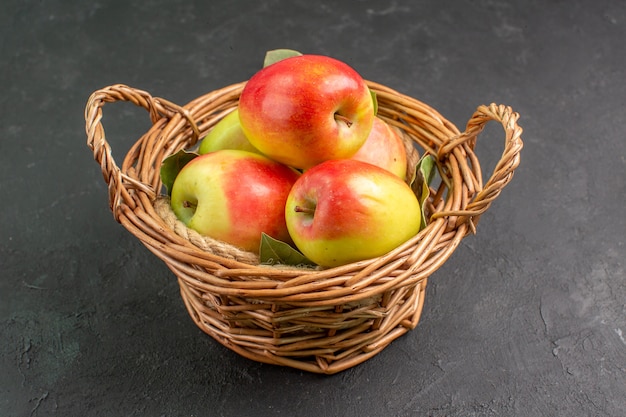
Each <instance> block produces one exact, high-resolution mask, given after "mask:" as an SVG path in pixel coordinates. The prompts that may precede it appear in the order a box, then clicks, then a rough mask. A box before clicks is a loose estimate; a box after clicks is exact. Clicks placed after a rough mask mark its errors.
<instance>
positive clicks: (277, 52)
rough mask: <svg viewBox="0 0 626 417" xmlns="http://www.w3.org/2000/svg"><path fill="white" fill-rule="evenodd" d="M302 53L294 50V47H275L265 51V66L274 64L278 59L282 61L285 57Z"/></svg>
mask: <svg viewBox="0 0 626 417" xmlns="http://www.w3.org/2000/svg"><path fill="white" fill-rule="evenodd" d="M300 55H302V53H300V52H298V51H294V50H293V49H274V50H271V51H267V52H266V53H265V60H264V61H263V68H265V67H267V66H269V65H272V64H274V63H276V62H278V61H282V60H283V59H285V58H291V57H292V56H300Z"/></svg>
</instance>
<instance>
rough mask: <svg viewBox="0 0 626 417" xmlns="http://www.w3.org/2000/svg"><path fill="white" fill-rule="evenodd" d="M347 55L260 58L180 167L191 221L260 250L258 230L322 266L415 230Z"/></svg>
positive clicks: (383, 129)
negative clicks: (234, 101) (230, 105)
mask: <svg viewBox="0 0 626 417" xmlns="http://www.w3.org/2000/svg"><path fill="white" fill-rule="evenodd" d="M376 107H377V104H376V97H375V95H373V94H372V92H371V91H370V89H369V88H368V86H367V84H366V82H365V81H364V80H363V78H362V77H361V76H360V75H359V74H358V73H357V72H356V71H355V70H354V69H353V68H351V67H350V66H348V65H347V64H346V63H344V62H341V61H339V60H337V59H334V58H331V57H327V56H321V55H312V54H300V53H296V54H293V55H292V56H288V57H286V58H281V59H278V60H277V61H276V62H271V63H269V64H266V65H265V66H264V67H263V68H262V69H261V70H260V71H258V72H257V73H256V74H254V75H253V76H252V77H251V78H250V80H249V81H248V82H247V83H246V85H245V87H244V89H243V90H242V93H241V96H240V99H239V103H238V107H236V108H235V110H234V111H232V112H231V113H229V114H228V115H227V116H225V117H224V118H223V119H221V120H220V121H219V122H218V123H217V124H216V125H215V126H214V127H213V129H212V130H211V131H209V133H208V134H207V136H206V137H205V138H204V139H203V140H202V142H201V143H200V146H199V148H198V151H197V155H194V157H193V158H189V159H190V160H189V161H188V162H187V163H186V164H185V165H184V166H183V167H182V168H181V169H180V171H179V172H177V174H176V176H175V178H174V180H173V184H172V187H171V192H170V204H171V207H172V210H173V211H174V213H175V214H176V216H177V218H178V219H179V220H181V221H182V222H183V223H185V224H186V225H187V226H188V227H189V228H191V229H194V230H196V231H197V232H198V233H200V234H202V235H205V236H209V237H212V238H214V239H217V240H220V241H223V242H226V243H229V244H232V245H234V246H237V247H239V248H241V249H243V250H247V251H252V252H256V253H258V252H259V250H260V249H259V248H260V243H261V239H262V236H270V237H271V238H273V239H275V240H276V241H279V242H283V243H286V244H288V245H290V246H292V247H293V246H295V248H294V250H296V249H297V251H299V252H300V253H301V254H302V255H304V257H306V258H307V259H308V260H310V261H312V262H313V263H315V264H317V265H319V266H322V267H334V266H339V265H343V264H347V263H350V262H355V261H359V260H364V259H370V258H373V257H377V256H381V255H383V254H385V253H387V252H389V251H390V250H392V249H394V248H395V247H397V246H398V245H400V244H402V243H404V242H405V241H407V240H408V239H409V238H411V237H413V236H414V235H415V234H416V233H417V232H418V231H419V230H420V222H421V218H420V216H421V208H420V202H419V200H418V198H417V196H416V195H415V193H414V192H413V190H412V189H411V187H410V186H409V185H408V184H407V182H406V171H407V155H406V151H405V148H404V144H403V142H402V140H401V139H400V137H399V135H398V134H397V133H396V132H395V131H394V130H393V129H392V128H391V127H390V126H389V125H388V124H387V123H386V122H385V121H384V120H383V119H381V118H380V117H378V116H377V115H376Z"/></svg>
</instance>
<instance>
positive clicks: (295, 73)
mask: <svg viewBox="0 0 626 417" xmlns="http://www.w3.org/2000/svg"><path fill="white" fill-rule="evenodd" d="M374 117H375V114H374V101H373V98H372V95H371V92H370V90H369V88H368V86H367V84H366V83H365V81H364V80H363V78H362V77H361V76H360V75H359V74H358V73H357V72H356V71H355V70H354V69H353V68H352V67H350V66H349V65H347V64H346V63H344V62H341V61H339V60H336V59H334V58H330V57H327V56H321V55H307V54H305V55H300V56H294V57H289V58H285V59H283V60H280V61H278V62H275V63H273V64H271V65H268V66H266V67H264V68H263V69H261V70H260V71H258V72H257V73H255V74H254V75H253V76H252V77H251V78H250V80H248V82H247V83H246V85H245V87H244V88H243V90H242V92H241V96H240V98H239V119H240V121H241V127H242V129H243V131H244V133H245V135H246V137H247V138H248V140H249V141H250V143H252V145H253V146H254V147H255V148H257V149H258V150H259V151H261V153H263V154H264V155H267V156H268V157H270V158H271V159H274V160H276V161H279V162H282V163H283V164H286V165H289V166H292V167H295V168H299V169H308V168H310V167H312V166H314V165H317V164H319V163H321V162H323V161H326V160H329V159H341V158H349V157H351V156H352V155H354V154H355V153H356V152H357V151H358V149H359V148H360V147H361V146H362V145H363V143H365V140H366V139H367V137H368V135H369V133H370V130H371V129H372V124H373V123H374Z"/></svg>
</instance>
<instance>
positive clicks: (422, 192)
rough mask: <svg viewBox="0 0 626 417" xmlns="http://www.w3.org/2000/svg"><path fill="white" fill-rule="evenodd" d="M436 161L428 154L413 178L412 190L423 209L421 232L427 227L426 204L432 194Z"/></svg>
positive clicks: (417, 166)
mask: <svg viewBox="0 0 626 417" xmlns="http://www.w3.org/2000/svg"><path fill="white" fill-rule="evenodd" d="M435 167H436V166H435V159H434V158H433V157H432V155H430V154H426V155H424V156H422V157H421V158H420V160H419V161H418V162H417V165H416V166H415V173H414V175H413V178H411V183H410V185H411V189H413V192H415V195H416V196H417V199H418V200H419V202H420V207H421V208H422V216H421V217H422V218H421V223H422V224H421V226H420V230H421V229H423V228H425V227H426V213H425V211H424V202H425V201H426V199H427V198H428V195H429V194H430V190H429V186H430V183H431V181H432V180H433V177H434V176H435Z"/></svg>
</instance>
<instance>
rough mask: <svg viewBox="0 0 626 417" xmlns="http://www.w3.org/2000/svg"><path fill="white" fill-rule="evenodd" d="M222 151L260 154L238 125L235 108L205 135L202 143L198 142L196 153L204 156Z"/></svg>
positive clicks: (237, 111) (237, 115)
mask: <svg viewBox="0 0 626 417" xmlns="http://www.w3.org/2000/svg"><path fill="white" fill-rule="evenodd" d="M222 149H239V150H242V151H248V152H256V153H260V152H259V150H258V149H257V148H255V147H254V146H252V144H251V143H250V141H249V140H248V138H247V137H246V135H245V133H243V130H242V129H241V123H239V109H237V108H236V109H235V110H233V111H232V112H230V113H228V114H227V115H226V116H224V117H223V118H222V119H221V120H220V121H219V122H217V124H216V125H215V126H214V127H213V129H211V130H210V131H209V133H207V135H206V136H205V137H204V139H202V142H200V147H199V148H198V153H199V154H205V153H209V152H215V151H219V150H222Z"/></svg>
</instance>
